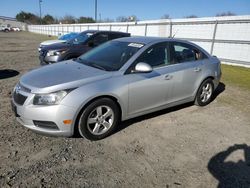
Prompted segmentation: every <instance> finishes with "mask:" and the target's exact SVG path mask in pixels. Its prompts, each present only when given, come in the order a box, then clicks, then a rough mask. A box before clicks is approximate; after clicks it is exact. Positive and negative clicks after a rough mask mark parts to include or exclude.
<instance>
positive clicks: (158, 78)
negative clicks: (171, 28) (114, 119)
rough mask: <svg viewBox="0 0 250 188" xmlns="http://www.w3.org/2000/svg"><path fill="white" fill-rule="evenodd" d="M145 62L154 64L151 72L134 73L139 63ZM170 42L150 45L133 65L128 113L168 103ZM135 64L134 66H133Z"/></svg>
mask: <svg viewBox="0 0 250 188" xmlns="http://www.w3.org/2000/svg"><path fill="white" fill-rule="evenodd" d="M140 62H144V63H147V64H149V65H151V66H152V68H153V71H152V72H150V73H136V72H134V73H133V69H134V67H135V66H136V64H137V63H140ZM168 64H169V49H168V43H167V42H163V43H159V44H156V45H153V46H151V47H149V48H148V49H147V50H146V51H145V52H144V53H143V54H142V55H141V56H140V57H139V58H137V60H136V61H135V62H134V64H133V65H132V68H131V69H132V72H131V73H130V74H128V75H127V76H128V77H129V79H128V80H129V105H128V114H129V115H131V116H133V115H135V114H138V113H143V112H146V111H149V110H152V109H154V108H157V107H160V106H163V105H165V104H166V103H167V98H168V95H169V94H170V92H171V88H172V82H171V78H170V77H168V76H169V72H168V71H169V70H168V66H167V65H168ZM133 66H134V67H133Z"/></svg>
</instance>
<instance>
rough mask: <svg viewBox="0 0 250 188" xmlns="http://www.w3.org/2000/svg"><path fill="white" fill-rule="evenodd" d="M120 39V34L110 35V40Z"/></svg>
mask: <svg viewBox="0 0 250 188" xmlns="http://www.w3.org/2000/svg"><path fill="white" fill-rule="evenodd" d="M120 37H122V36H121V35H120V34H116V33H111V34H109V40H113V39H117V38H120Z"/></svg>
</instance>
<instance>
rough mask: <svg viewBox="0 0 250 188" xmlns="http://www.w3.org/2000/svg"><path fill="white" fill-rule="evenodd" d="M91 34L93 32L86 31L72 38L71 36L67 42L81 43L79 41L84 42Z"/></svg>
mask: <svg viewBox="0 0 250 188" xmlns="http://www.w3.org/2000/svg"><path fill="white" fill-rule="evenodd" d="M92 35H93V33H89V32H88V33H80V34H78V35H77V36H75V37H74V38H72V39H71V40H69V41H68V43H71V44H81V43H84V42H86V40H87V39H88V38H89V37H90V36H92Z"/></svg>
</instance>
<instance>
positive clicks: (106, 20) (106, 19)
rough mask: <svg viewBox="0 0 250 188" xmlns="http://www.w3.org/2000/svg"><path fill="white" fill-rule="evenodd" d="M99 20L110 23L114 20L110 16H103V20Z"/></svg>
mask: <svg viewBox="0 0 250 188" xmlns="http://www.w3.org/2000/svg"><path fill="white" fill-rule="evenodd" d="M100 22H105V23H110V22H114V20H113V19H111V18H105V19H103V20H100Z"/></svg>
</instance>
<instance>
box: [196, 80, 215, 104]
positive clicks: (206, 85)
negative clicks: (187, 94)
mask: <svg viewBox="0 0 250 188" xmlns="http://www.w3.org/2000/svg"><path fill="white" fill-rule="evenodd" d="M213 93H214V84H213V80H212V79H211V78H208V79H206V80H205V81H204V82H202V84H201V85H200V87H199V89H198V92H197V94H196V97H195V105H197V106H206V105H207V104H209V103H210V102H211V100H212V96H213Z"/></svg>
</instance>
